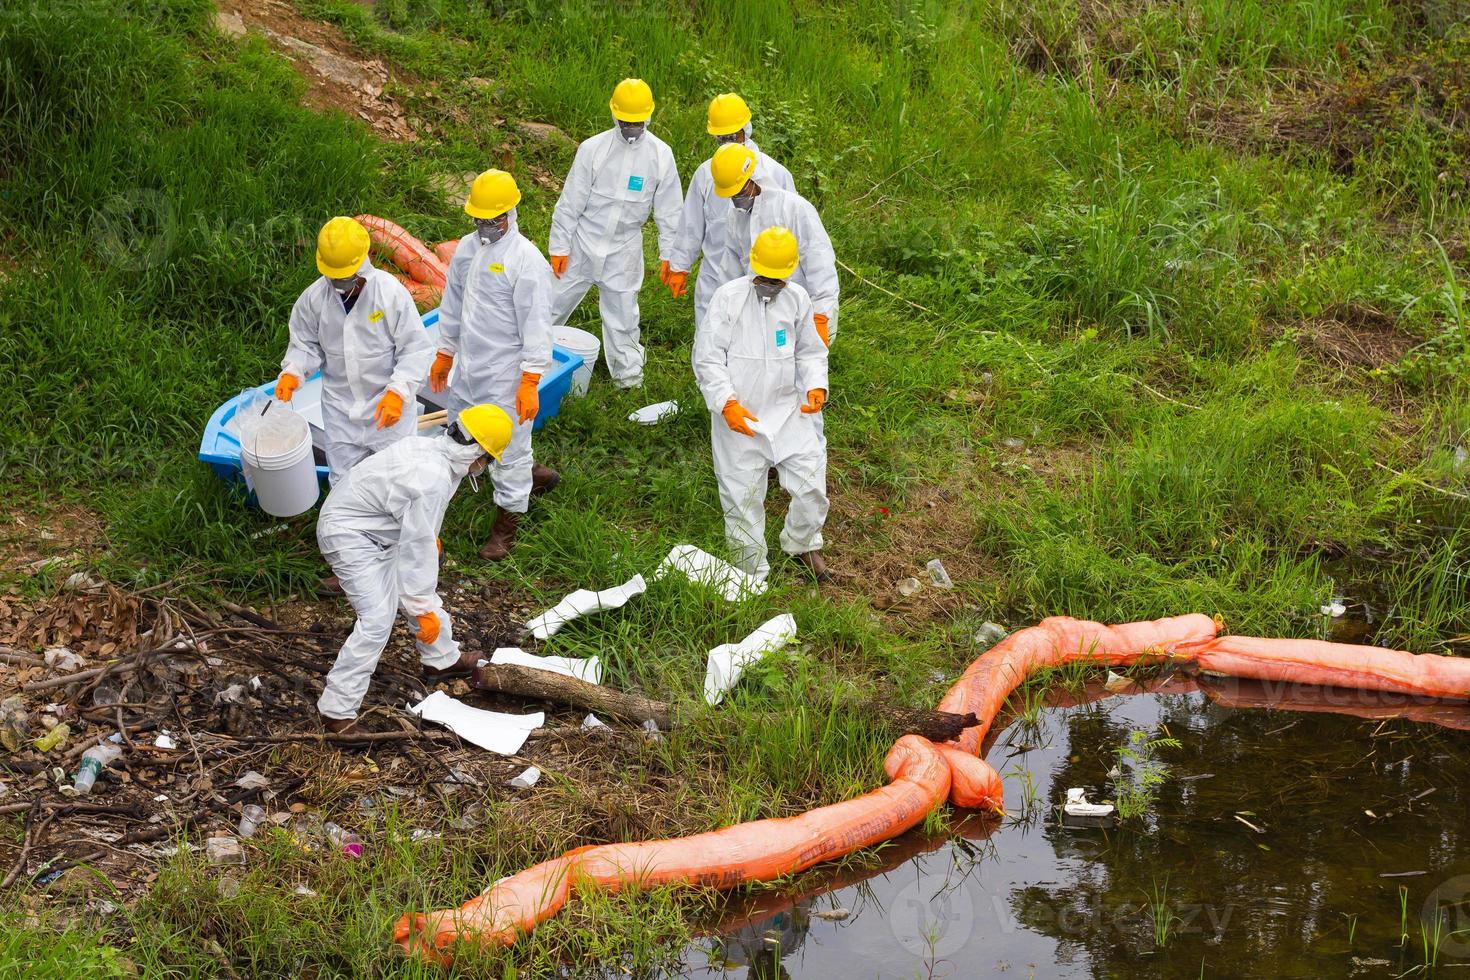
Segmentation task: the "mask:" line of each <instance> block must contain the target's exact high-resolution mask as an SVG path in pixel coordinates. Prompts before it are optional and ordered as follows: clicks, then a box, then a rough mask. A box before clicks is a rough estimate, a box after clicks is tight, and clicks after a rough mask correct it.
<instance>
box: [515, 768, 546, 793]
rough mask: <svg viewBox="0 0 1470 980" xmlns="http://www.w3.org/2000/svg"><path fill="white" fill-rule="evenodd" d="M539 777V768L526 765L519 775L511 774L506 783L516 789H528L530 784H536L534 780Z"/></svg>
mask: <svg viewBox="0 0 1470 980" xmlns="http://www.w3.org/2000/svg"><path fill="white" fill-rule="evenodd" d="M540 778H541V770H540V769H537V768H536V767H535V766H527V767H526V769H525V770H524V771H523V772H521V773H520V774H519V775H516V776H513V777H511V778H510V779H509V780H507V783H508V785H511V786H514V787H515V788H516V789H530V788H531V787H532V786H535V785H536V781H537V780H538V779H540Z"/></svg>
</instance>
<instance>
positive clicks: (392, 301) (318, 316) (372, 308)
mask: <svg viewBox="0 0 1470 980" xmlns="http://www.w3.org/2000/svg"><path fill="white" fill-rule="evenodd" d="M369 244H370V241H369V238H368V232H367V229H366V228H364V227H363V226H362V225H361V224H359V223H358V222H357V221H355V220H353V219H352V218H333V219H332V220H331V221H328V222H327V223H326V224H325V225H323V226H322V230H321V232H320V233H319V234H318V235H317V242H316V267H317V270H318V271H319V272H321V274H322V275H321V278H320V279H318V280H316V282H313V283H312V284H311V285H310V286H308V287H306V291H305V292H303V293H302V294H301V296H300V298H299V299H297V300H296V305H295V306H294V307H292V308H291V339H290V344H289V346H288V347H287V348H286V356H285V358H284V359H283V360H282V361H281V375H280V377H279V378H277V379H276V392H275V394H276V397H277V398H279V399H281V400H282V401H287V402H289V401H290V400H291V396H292V394H293V393H294V392H295V391H296V389H297V388H299V387H300V386H301V383H302V382H303V381H305V380H306V379H307V378H310V377H311V376H312V375H313V374H315V373H316V372H317V370H320V371H321V372H322V426H323V428H324V429H325V430H326V437H327V442H326V454H327V467H328V470H329V479H330V480H331V482H332V484H333V485H335V484H337V483H339V482H341V480H342V478H343V477H345V476H346V475H347V473H348V471H349V470H351V469H352V467H353V466H355V465H356V464H357V463H358V462H360V461H361V460H363V459H364V458H366V457H368V456H370V455H372V454H373V453H375V452H377V451H378V450H380V449H383V448H384V447H386V446H390V445H392V444H393V443H395V442H397V441H398V440H399V439H402V438H403V437H404V436H410V435H413V434H414V433H415V432H416V431H417V428H418V400H417V396H418V390H419V386H420V385H422V384H423V383H424V378H425V376H426V375H427V374H428V373H429V361H430V360H432V359H433V357H434V347H433V345H432V344H431V343H429V337H428V334H427V333H426V332H425V331H424V322H423V319H422V318H421V317H420V316H419V311H418V308H417V307H415V306H414V302H413V297H412V296H410V295H409V294H408V290H407V289H405V288H404V287H403V284H402V283H401V282H399V281H398V280H397V279H395V278H393V277H392V276H391V275H389V274H388V273H386V272H384V271H382V270H381V269H375V268H373V264H372V262H371V261H370V260H369V259H368V246H369Z"/></svg>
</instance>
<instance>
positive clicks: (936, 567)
mask: <svg viewBox="0 0 1470 980" xmlns="http://www.w3.org/2000/svg"><path fill="white" fill-rule="evenodd" d="M924 567H925V568H926V569H928V571H929V581H931V582H933V583H934V585H935V586H936V587H937V588H941V589H952V588H954V579H952V578H950V577H949V572H948V571H947V570H946V569H945V567H944V562H942V561H940V560H939V559H938V558H931V559H929V563H928V564H927V565H925V566H924Z"/></svg>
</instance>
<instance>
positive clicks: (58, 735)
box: [31, 721, 71, 752]
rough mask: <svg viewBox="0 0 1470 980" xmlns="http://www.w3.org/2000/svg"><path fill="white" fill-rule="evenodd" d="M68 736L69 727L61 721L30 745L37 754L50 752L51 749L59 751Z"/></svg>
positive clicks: (69, 734)
mask: <svg viewBox="0 0 1470 980" xmlns="http://www.w3.org/2000/svg"><path fill="white" fill-rule="evenodd" d="M70 736H71V726H70V725H68V724H67V723H66V722H64V721H63V722H62V723H61V724H59V725H57V726H56V727H55V728H53V729H51V730H50V731H49V732H47V733H46V734H45V735H42V736H41V737H40V738H38V739H36V740H35V741H33V742H32V743H31V744H32V745H34V746H35V747H36V750H37V751H38V752H50V751H51V750H52V749H59V748H61V747H62V746H64V745H65V744H66V740H67V738H69V737H70Z"/></svg>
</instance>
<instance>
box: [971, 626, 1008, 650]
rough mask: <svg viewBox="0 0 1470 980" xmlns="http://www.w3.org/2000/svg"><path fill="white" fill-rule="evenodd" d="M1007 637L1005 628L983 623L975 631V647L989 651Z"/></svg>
mask: <svg viewBox="0 0 1470 980" xmlns="http://www.w3.org/2000/svg"><path fill="white" fill-rule="evenodd" d="M1008 635H1009V634H1008V632H1007V631H1006V628H1005V627H1004V626H1002V625H1000V624H999V623H983V624H982V625H981V626H980V628H979V629H977V630H976V631H975V646H977V647H979V648H980V649H981V650H989V649H990V648H991V647H993V646H995V645H996V644H997V643H999V642H1000V641H1001V640H1004V639H1005V638H1006V637H1007V636H1008Z"/></svg>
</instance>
